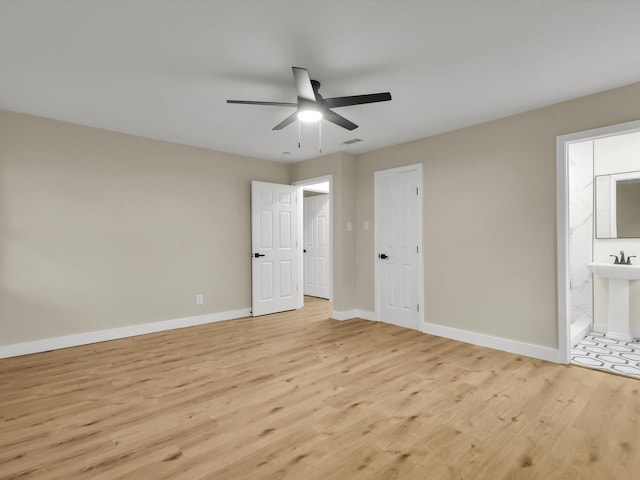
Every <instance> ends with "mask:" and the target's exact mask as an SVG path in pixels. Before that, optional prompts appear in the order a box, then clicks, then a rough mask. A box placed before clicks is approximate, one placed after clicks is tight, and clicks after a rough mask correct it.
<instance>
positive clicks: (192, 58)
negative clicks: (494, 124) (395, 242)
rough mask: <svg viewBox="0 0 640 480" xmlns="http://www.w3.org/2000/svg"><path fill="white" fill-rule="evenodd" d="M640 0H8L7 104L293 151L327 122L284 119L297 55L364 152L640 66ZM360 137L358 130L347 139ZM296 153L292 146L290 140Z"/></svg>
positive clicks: (0, 18)
mask: <svg viewBox="0 0 640 480" xmlns="http://www.w3.org/2000/svg"><path fill="white" fill-rule="evenodd" d="M639 20H640V1H615V0H606V1H605V0H599V1H598V0H593V1H586V0H582V1H579V0H573V1H560V0H547V1H545V0H538V1H524V0H508V1H488V0H487V1H485V0H467V1H464V0H462V1H456V0H448V1H399V0H395V1H374V0H370V1H348V0H341V1H335V2H334V1H327V0H298V1H268V0H263V1H246V0H235V1H155V2H154V1H133V0H130V1H101V2H96V1H83V2H80V1H55V0H54V1H41V2H37V1H2V0H0V108H3V109H7V110H13V111H18V112H26V113H31V114H35V115H41V116H44V117H50V118H55V119H60V120H66V121H69V122H75V123H79V124H83V125H90V126H95V127H101V128H106V129H109V130H115V131H119V132H126V133H131V134H135V135H141V136H144V137H150V138H156V139H162V140H168V141H172V142H177V143H183V144H188V145H196V146H200V147H205V148H210V149H214V150H221V151H226V152H232V153H237V154H242V155H249V156H253V157H259V158H265V159H271V160H277V161H283V162H293V161H299V160H302V159H307V158H311V157H315V156H318V135H317V126H310V125H303V128H302V148H301V149H298V148H297V142H298V138H297V137H298V128H297V123H294V124H292V125H290V126H288V127H286V128H285V129H283V130H281V131H272V130H271V129H272V127H273V126H275V125H276V124H277V123H279V122H280V121H281V120H283V119H284V118H285V117H286V116H287V115H289V114H290V113H291V110H290V109H287V108H283V107H261V106H246V105H229V104H227V103H226V100H227V99H247V100H265V101H284V102H295V98H296V90H295V85H294V82H293V76H292V73H291V67H292V66H298V67H305V68H307V69H308V70H309V72H310V74H311V78H314V79H317V80H319V81H320V82H321V83H322V87H321V89H320V92H321V93H322V94H323V95H324V96H325V97H333V96H344V95H358V94H364V93H377V92H383V91H390V92H391V94H392V96H393V100H392V101H391V102H385V103H378V104H370V105H360V106H353V107H344V108H340V109H337V110H336V111H337V112H338V113H340V114H341V115H344V116H345V117H347V118H349V119H350V120H352V121H353V122H355V123H357V124H359V125H360V128H358V129H356V130H354V131H352V132H349V131H347V130H344V129H342V128H340V127H337V126H335V125H333V124H329V123H326V122H323V128H322V147H323V154H326V153H332V152H336V151H340V150H343V151H348V152H353V153H362V152H365V151H369V150H374V149H377V148H380V147H384V146H388V145H393V144H397V143H402V142H406V141H409V140H413V139H417V138H422V137H426V136H429V135H433V134H436V133H440V132H444V131H449V130H453V129H456V128H460V127H463V126H467V125H471V124H475V123H479V122H483V121H486V120H491V119H495V118H499V117H503V116H506V115H509V114H513V113H517V112H522V111H526V110H530V109H533V108H536V107H541V106H544V105H549V104H552V103H556V102H559V101H562V100H567V99H571V98H575V97H579V96H583V95H586V94H590V93H594V92H598V91H602V90H606V89H609V88H613V87H616V86H621V85H625V84H629V83H633V82H636V81H640V62H638V47H639V46H640V28H638V21H639ZM353 138H360V139H362V140H363V141H362V142H360V143H356V144H353V145H344V144H343V143H342V142H344V141H346V140H351V139H353ZM283 152H290V153H289V154H284V153H283Z"/></svg>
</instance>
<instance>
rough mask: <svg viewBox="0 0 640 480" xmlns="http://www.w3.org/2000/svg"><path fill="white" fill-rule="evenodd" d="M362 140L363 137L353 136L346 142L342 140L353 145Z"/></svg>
mask: <svg viewBox="0 0 640 480" xmlns="http://www.w3.org/2000/svg"><path fill="white" fill-rule="evenodd" d="M361 141H362V139H361V138H353V139H351V140H347V141H346V142H342V143H344V144H345V145H352V144H354V143H358V142H361Z"/></svg>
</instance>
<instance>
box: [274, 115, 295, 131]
mask: <svg viewBox="0 0 640 480" xmlns="http://www.w3.org/2000/svg"><path fill="white" fill-rule="evenodd" d="M297 119H298V112H294V113H292V114H291V115H289V116H288V117H287V118H285V119H284V120H283V121H281V122H280V123H279V124H278V125H276V126H275V127H273V129H272V130H282V129H283V128H284V127H286V126H287V125H291V124H292V123H293V122H295V121H296V120H297Z"/></svg>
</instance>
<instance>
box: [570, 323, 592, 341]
mask: <svg viewBox="0 0 640 480" xmlns="http://www.w3.org/2000/svg"><path fill="white" fill-rule="evenodd" d="M590 331H591V323H589V322H586V323H584V324H583V325H580V324H575V323H572V324H571V329H570V332H571V347H573V346H574V345H575V344H576V343H578V342H579V341H580V340H582V339H583V338H584V336H585V335H586V334H587V333H589V332H590Z"/></svg>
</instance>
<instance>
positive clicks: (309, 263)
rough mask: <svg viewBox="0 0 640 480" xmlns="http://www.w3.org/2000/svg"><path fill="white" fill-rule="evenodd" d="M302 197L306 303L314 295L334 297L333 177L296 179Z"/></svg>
mask: <svg viewBox="0 0 640 480" xmlns="http://www.w3.org/2000/svg"><path fill="white" fill-rule="evenodd" d="M294 185H296V186H298V187H299V188H300V195H299V198H301V199H302V202H301V204H299V206H298V211H299V214H300V217H301V218H302V221H301V222H300V228H301V232H300V236H299V238H302V242H303V243H302V245H303V250H302V258H303V260H302V262H301V272H300V275H301V277H300V278H302V279H303V281H302V284H303V292H304V298H305V303H307V302H308V300H309V299H310V298H312V297H313V298H315V299H320V300H323V299H324V300H327V301H331V300H332V299H333V228H332V227H333V221H332V219H333V196H332V188H331V187H332V176H331V175H327V176H323V177H316V178H310V179H307V180H302V181H299V182H295V183H294Z"/></svg>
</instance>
